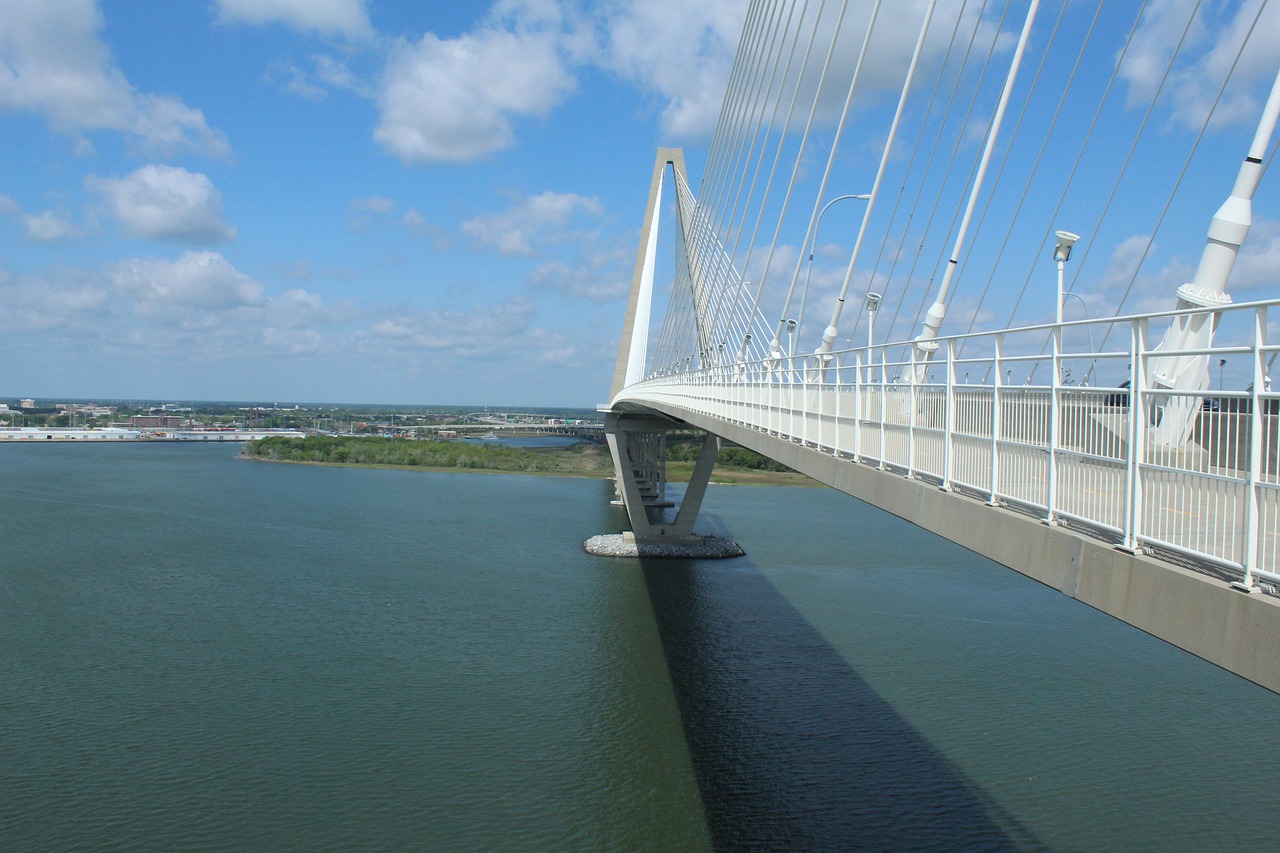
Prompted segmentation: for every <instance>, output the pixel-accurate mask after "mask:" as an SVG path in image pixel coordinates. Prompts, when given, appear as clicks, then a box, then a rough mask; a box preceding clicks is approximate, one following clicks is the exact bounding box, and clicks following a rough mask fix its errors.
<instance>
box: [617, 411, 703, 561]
mask: <svg viewBox="0 0 1280 853" xmlns="http://www.w3.org/2000/svg"><path fill="white" fill-rule="evenodd" d="M688 428H689V427H688V425H686V424H682V423H677V422H676V421H673V420H671V419H669V418H663V417H655V416H650V415H630V414H613V413H610V414H609V415H608V416H607V417H606V418H605V425H604V434H605V440H606V441H607V442H608V443H609V453H610V454H611V455H612V456H613V471H614V476H615V477H616V482H617V486H618V494H619V496H620V497H621V498H622V505H623V507H624V508H625V509H626V511H627V519H628V520H629V521H630V522H631V532H632V534H633V536H634V537H635V539H636V541H638V542H662V543H673V542H686V543H693V544H696V543H698V542H701V541H702V540H701V537H699V536H697V535H695V534H694V532H693V524H694V522H695V521H696V520H697V518H698V510H700V509H701V508H702V499H703V497H704V496H705V495H706V492H707V484H708V483H709V482H710V481H711V470H712V469H713V468H714V467H715V463H716V454H717V453H718V452H719V450H720V440H719V439H718V438H716V436H714V435H712V434H711V433H705V438H704V439H703V442H702V452H701V453H699V454H698V462H697V464H696V465H694V468H693V475H692V476H691V477H690V478H689V485H688V487H687V488H686V489H685V493H684V497H683V499H681V501H680V506H679V508H678V509H677V510H676V516H675V520H674V521H668V520H667V518H666V513H665V510H666V509H667V508H670V507H674V506H675V503H674V502H673V501H670V500H667V433H669V432H671V430H673V429H688Z"/></svg>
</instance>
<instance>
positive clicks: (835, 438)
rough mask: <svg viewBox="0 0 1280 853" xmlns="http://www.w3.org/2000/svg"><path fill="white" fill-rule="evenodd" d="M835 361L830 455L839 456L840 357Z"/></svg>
mask: <svg viewBox="0 0 1280 853" xmlns="http://www.w3.org/2000/svg"><path fill="white" fill-rule="evenodd" d="M835 362H836V389H835V394H836V407H835V411H833V412H832V413H831V432H832V435H831V455H832V456H835V457H836V458H839V456H840V358H839V357H838V356H837V357H836V359H835Z"/></svg>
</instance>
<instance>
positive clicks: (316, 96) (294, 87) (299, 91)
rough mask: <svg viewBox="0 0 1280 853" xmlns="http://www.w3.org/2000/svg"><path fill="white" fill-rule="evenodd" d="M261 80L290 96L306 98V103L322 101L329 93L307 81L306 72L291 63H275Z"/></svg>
mask: <svg viewBox="0 0 1280 853" xmlns="http://www.w3.org/2000/svg"><path fill="white" fill-rule="evenodd" d="M263 79H264V80H266V82H267V83H270V84H271V85H273V86H279V87H280V88H281V89H283V90H284V91H286V92H288V93H289V94H291V95H297V96H299V97H301V98H306V99H307V100H308V101H323V100H324V99H325V96H326V95H328V94H329V93H328V92H327V91H326V90H324V89H322V88H321V87H319V86H316V85H313V84H312V83H311V81H309V80H308V79H307V72H305V71H303V70H302V69H301V68H299V67H298V66H296V65H294V64H293V63H292V62H284V61H277V62H273V63H271V64H270V65H268V66H267V71H266V73H265V74H264V75H263Z"/></svg>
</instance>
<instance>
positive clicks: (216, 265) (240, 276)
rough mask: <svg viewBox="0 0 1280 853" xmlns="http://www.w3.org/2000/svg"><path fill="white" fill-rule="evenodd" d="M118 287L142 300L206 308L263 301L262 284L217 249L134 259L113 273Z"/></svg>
mask: <svg viewBox="0 0 1280 853" xmlns="http://www.w3.org/2000/svg"><path fill="white" fill-rule="evenodd" d="M111 278H112V280H113V282H114V283H115V285H116V287H117V288H118V289H119V290H120V291H121V292H122V293H125V294H127V295H129V296H130V297H132V298H134V299H135V300H137V301H138V302H140V303H151V304H154V305H156V306H160V307H163V306H176V307H191V308H204V309H227V308H236V307H240V306H248V305H260V304H262V303H263V301H264V291H263V287H262V285H261V284H259V283H258V282H256V281H254V280H253V279H252V278H250V277H249V276H247V275H245V274H244V273H242V272H240V271H238V270H237V269H236V268H235V267H233V266H232V265H231V264H230V263H229V262H228V261H227V259H226V258H224V257H222V255H220V254H218V253H217V252H187V253H186V254H184V255H183V256H182V257H180V258H178V260H176V261H165V260H159V259H150V258H149V259H136V258H135V259H133V260H129V261H124V262H123V263H121V264H119V265H118V266H117V267H116V268H115V270H114V271H113V272H112V274H111Z"/></svg>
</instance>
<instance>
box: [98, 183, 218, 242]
mask: <svg viewBox="0 0 1280 853" xmlns="http://www.w3.org/2000/svg"><path fill="white" fill-rule="evenodd" d="M86 184H87V185H88V186H89V188H90V189H95V190H98V191H99V192H101V193H102V194H103V195H104V196H105V197H106V199H107V203H108V204H109V205H110V208H111V213H112V215H113V216H115V218H116V219H117V220H119V222H120V224H121V225H123V226H124V228H125V230H126V231H127V232H129V233H130V234H132V235H133V236H135V237H142V238H144V239H148V240H169V241H174V242H179V243H220V242H224V241H227V240H230V239H232V238H233V237H235V234H236V230H235V229H234V228H232V227H230V226H228V225H227V223H226V222H225V220H224V219H223V212H222V194H221V193H219V192H218V189H217V188H216V187H215V186H214V185H213V182H212V181H210V180H209V178H208V177H207V176H206V175H203V174H201V173H200V172H188V171H187V170H186V169H182V168H179V167H176V166H164V165H151V166H143V167H142V168H140V169H138V170H137V171H135V172H133V173H132V174H129V175H126V176H125V177H123V178H89V179H87V180H86Z"/></svg>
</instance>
